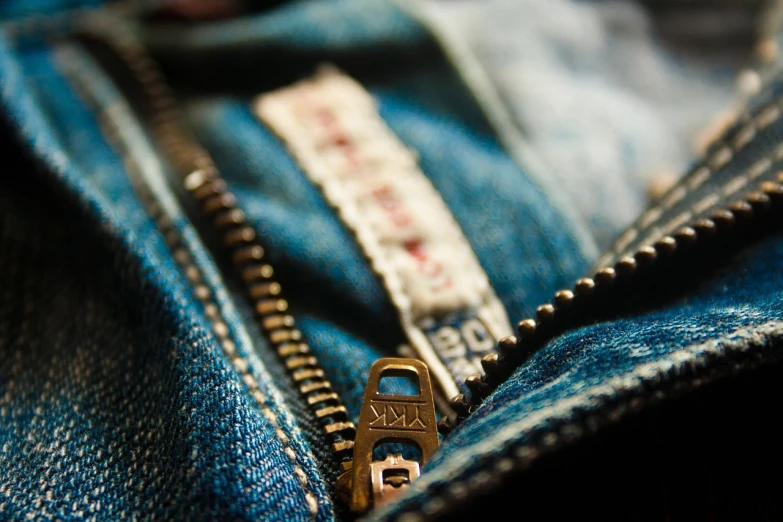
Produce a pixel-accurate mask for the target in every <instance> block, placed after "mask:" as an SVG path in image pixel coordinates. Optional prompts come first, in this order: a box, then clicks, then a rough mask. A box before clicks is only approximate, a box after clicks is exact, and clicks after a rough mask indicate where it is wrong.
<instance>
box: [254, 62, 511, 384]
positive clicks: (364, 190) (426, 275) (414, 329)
mask: <svg viewBox="0 0 783 522" xmlns="http://www.w3.org/2000/svg"><path fill="white" fill-rule="evenodd" d="M254 110H255V113H256V115H257V116H258V117H259V118H260V119H261V120H262V121H263V122H264V123H266V124H267V125H268V126H269V127H270V128H271V129H272V130H273V131H274V132H275V133H276V134H277V135H278V136H279V137H280V138H281V139H282V140H283V142H284V143H285V145H286V147H287V148H288V150H289V152H290V153H291V155H292V156H293V157H294V158H295V159H296V161H297V162H298V164H299V166H300V167H301V168H302V170H303V171H304V172H305V174H306V175H307V176H308V177H309V178H310V179H311V180H312V181H313V182H314V183H316V184H317V185H318V186H319V187H321V189H322V190H323V193H324V194H325V196H326V198H327V199H328V201H329V202H330V204H331V205H333V206H334V208H335V209H336V210H337V212H338V214H339V216H340V218H341V219H342V221H343V222H344V223H345V224H346V226H348V227H349V228H350V229H351V230H352V231H353V232H354V234H355V236H356V239H357V241H358V243H359V244H360V246H361V247H362V250H363V251H364V253H365V254H366V255H367V257H368V259H369V260H370V263H371V264H372V267H373V269H374V270H375V272H376V273H378V274H379V275H380V277H381V279H382V280H383V283H384V285H385V287H386V289H387V291H388V293H389V296H390V298H391V300H392V302H393V303H394V305H395V306H396V308H397V310H398V311H399V314H400V319H401V323H402V326H403V328H404V329H405V332H406V334H407V335H408V338H409V340H410V343H411V346H412V347H413V348H414V350H415V351H416V353H417V355H418V356H419V357H420V358H421V359H422V360H423V361H424V362H425V363H426V364H427V365H428V366H429V369H430V373H432V374H433V376H434V377H435V379H436V381H437V382H438V384H439V385H440V387H441V389H442V391H443V392H444V394H445V395H446V396H447V397H451V396H453V395H456V394H457V393H459V392H460V388H463V386H464V384H463V381H464V379H465V377H467V376H468V375H470V374H472V373H476V372H478V371H480V369H481V366H480V364H479V360H480V358H481V357H482V356H484V355H486V354H487V353H489V352H491V351H493V350H494V349H495V346H496V344H497V340H498V339H499V338H500V337H502V336H505V335H509V334H511V326H510V324H509V321H508V317H507V316H506V313H505V310H504V309H503V307H502V305H501V303H500V301H499V300H498V298H497V296H496V295H495V292H494V291H493V289H492V288H491V286H490V284H489V281H488V279H487V276H486V274H485V273H484V270H483V269H482V268H481V266H480V265H479V262H478V260H477V259H476V256H475V254H474V253H473V250H472V249H471V247H470V244H469V243H468V241H467V239H466V238H465V236H464V234H463V233H462V230H461V229H460V227H459V225H458V224H457V222H456V221H455V220H454V217H453V216H452V214H451V212H450V211H449V209H448V207H447V206H446V204H445V202H444V201H443V199H442V198H441V197H440V194H438V192H437V191H436V190H435V188H434V187H433V186H432V183H431V182H430V181H429V179H428V178H427V177H426V176H425V175H424V173H423V172H422V171H421V169H420V168H419V167H418V165H417V161H416V154H415V153H413V152H412V151H410V150H409V149H407V148H406V147H405V145H403V143H402V142H400V140H399V139H398V138H397V137H396V136H395V135H394V134H393V133H392V131H391V130H390V129H389V128H388V127H387V125H386V124H385V122H384V121H383V120H382V119H381V116H380V114H379V113H378V110H377V107H376V103H375V100H374V99H373V98H372V96H370V94H369V93H368V92H367V91H366V90H364V89H363V88H362V87H361V86H360V85H359V84H358V83H356V82H355V81H354V80H352V79H351V78H349V77H348V76H346V75H344V74H343V73H341V72H339V71H336V70H335V69H332V68H325V69H323V70H321V71H319V72H318V73H317V74H316V75H315V76H314V77H313V78H310V79H306V80H303V81H300V82H298V83H295V84H293V85H291V86H288V87H285V88H283V89H280V90H278V91H274V92H271V93H267V94H263V95H261V96H259V97H258V98H256V100H255V102H254ZM457 383H459V385H458V384H457Z"/></svg>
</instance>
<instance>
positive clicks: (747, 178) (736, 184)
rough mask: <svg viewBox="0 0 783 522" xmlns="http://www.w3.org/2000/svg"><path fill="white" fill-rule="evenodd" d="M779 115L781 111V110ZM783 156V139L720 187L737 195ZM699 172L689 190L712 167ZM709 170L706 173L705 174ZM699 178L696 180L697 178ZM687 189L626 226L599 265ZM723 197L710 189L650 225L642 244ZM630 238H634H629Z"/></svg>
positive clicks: (699, 182) (675, 226) (678, 188)
mask: <svg viewBox="0 0 783 522" xmlns="http://www.w3.org/2000/svg"><path fill="white" fill-rule="evenodd" d="M778 115H780V111H778ZM781 160H783V143H781V144H780V145H778V146H777V147H775V149H774V150H773V151H772V152H771V153H770V154H769V155H768V156H766V157H764V158H761V159H760V160H758V161H757V162H756V163H754V164H753V165H751V166H750V167H749V168H748V170H747V171H745V173H744V174H743V175H741V176H738V177H736V178H732V179H730V180H729V181H727V182H726V184H725V185H724V186H723V187H721V189H720V191H721V192H722V193H723V197H724V198H728V197H731V196H733V195H735V194H736V193H737V192H739V191H741V190H742V189H743V188H745V187H746V186H747V185H748V184H749V183H750V182H752V181H754V180H755V179H757V178H759V177H760V176H762V175H763V174H765V173H766V172H768V171H769V169H771V168H772V164H773V162H774V161H781ZM696 172H698V174H694V177H693V178H692V179H691V180H689V181H688V182H686V184H687V186H688V191H693V190H695V189H696V188H698V187H699V186H700V185H701V184H703V183H704V182H705V181H706V180H707V179H709V177H710V172H709V170H707V169H706V167H700V168H699V169H697V170H696ZM705 173H706V174H705ZM694 181H697V182H694ZM688 191H686V190H685V186H684V185H680V186H678V187H677V189H676V190H675V191H674V192H672V193H671V194H670V195H669V196H668V198H666V199H665V200H664V201H663V203H662V204H661V206H658V207H653V208H651V209H650V210H648V211H647V212H645V214H644V215H643V216H642V219H641V221H640V222H639V225H640V226H639V227H638V228H637V227H631V228H629V229H628V230H626V231H625V232H624V233H623V234H622V235H621V236H620V238H619V239H617V241H615V244H614V247H613V248H612V250H611V251H610V252H608V253H606V254H604V255H603V256H601V259H600V260H599V262H598V263H597V265H598V266H599V267H604V266H606V265H608V264H609V262H610V261H611V260H612V258H614V257H615V256H618V255H620V254H621V253H622V252H623V251H624V250H625V248H626V247H627V246H628V245H629V244H631V243H632V242H633V240H634V239H636V237H638V234H639V232H640V231H642V230H644V229H645V228H647V227H649V226H650V225H652V224H654V223H657V221H658V220H659V219H660V218H661V217H662V216H663V211H664V210H669V209H670V208H671V207H672V206H674V205H675V204H676V203H678V202H680V201H682V199H683V198H685V196H686V194H687V192H688ZM720 201H721V199H720V198H719V197H718V196H717V194H716V192H710V193H709V194H707V195H706V196H704V197H703V198H702V199H700V200H699V201H697V202H696V203H694V204H693V205H692V206H691V210H686V211H684V212H682V213H680V214H678V215H677V216H675V217H674V218H672V219H671V220H670V221H669V222H668V223H667V224H666V225H658V226H656V227H652V228H647V231H648V234H647V237H645V239H644V241H642V242H641V243H640V244H641V245H649V244H651V243H652V242H653V241H655V240H657V238H659V237H660V236H661V233H662V232H663V233H664V234H671V233H673V232H674V231H675V230H676V229H677V228H678V227H680V226H682V225H684V224H685V223H687V222H688V221H690V220H691V219H693V217H694V216H695V215H697V214H701V213H702V212H704V211H706V210H708V209H709V208H710V207H712V206H713V205H715V204H716V203H719V202H720ZM629 238H631V239H629Z"/></svg>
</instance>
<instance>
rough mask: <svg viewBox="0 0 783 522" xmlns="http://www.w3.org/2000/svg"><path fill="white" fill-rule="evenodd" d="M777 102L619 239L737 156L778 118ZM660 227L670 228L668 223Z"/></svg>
mask: <svg viewBox="0 0 783 522" xmlns="http://www.w3.org/2000/svg"><path fill="white" fill-rule="evenodd" d="M779 103H783V100H777V101H775V102H773V103H771V104H769V105H767V106H766V107H764V108H763V109H761V110H760V111H759V112H758V114H757V115H756V116H755V117H753V118H751V119H750V120H749V121H748V122H747V123H746V124H745V126H744V127H743V128H742V129H740V130H739V131H738V132H737V134H736V136H735V139H734V140H733V142H732V146H731V147H729V146H723V147H721V148H719V149H718V150H717V151H715V152H714V153H713V154H712V156H711V157H710V158H708V159H707V160H705V161H704V162H703V164H702V166H700V167H698V168H697V169H696V170H695V171H693V174H692V175H691V178H690V179H689V180H687V181H686V182H685V184H684V185H678V186H677V188H675V189H674V190H673V191H672V192H671V193H670V194H669V195H667V196H665V197H664V199H663V200H662V201H661V203H660V204H658V205H656V206H654V207H652V208H650V209H649V210H647V211H646V212H645V213H644V215H643V216H642V219H641V220H640V221H639V225H638V226H637V227H631V228H629V229H628V230H627V231H626V232H625V234H623V236H621V239H623V238H624V237H625V235H626V234H629V233H631V232H630V231H632V230H634V231H635V232H636V233H635V234H633V235H634V237H637V236H639V235H641V233H643V232H644V231H645V230H646V229H648V227H650V226H652V225H653V224H656V223H657V221H658V220H659V219H660V218H661V217H662V216H663V213H664V211H666V210H669V209H670V208H672V207H673V206H674V205H676V204H677V203H679V202H680V201H682V200H683V199H684V198H685V197H686V196H687V195H688V194H689V193H690V192H693V191H695V190H696V189H697V188H699V187H700V186H702V185H703V184H704V183H705V182H706V181H707V180H709V179H710V178H711V177H712V174H714V173H715V171H717V170H720V169H722V168H723V167H725V166H726V165H728V164H729V163H730V162H731V160H732V159H734V158H735V157H736V153H737V152H740V151H741V150H742V149H743V148H744V147H745V146H747V145H748V144H749V143H750V142H752V141H753V138H755V137H756V136H757V134H758V131H759V130H763V129H765V128H767V127H768V126H770V125H772V124H773V123H775V122H776V121H777V120H778V119H780V116H781V110H780V108H779V107H778V104H779ZM686 187H687V189H686ZM659 228H665V229H669V227H668V226H666V227H659ZM629 243H630V241H628V242H623V241H621V240H618V241H616V242H615V244H614V246H613V247H612V250H611V253H610V254H608V255H606V256H604V257H602V258H601V262H599V263H598V265H599V266H604V265H605V264H606V263H607V262H608V260H609V259H611V258H612V257H613V256H615V255H620V254H621V253H622V251H623V250H624V249H625V247H626V246H628V244H629ZM604 260H606V261H604Z"/></svg>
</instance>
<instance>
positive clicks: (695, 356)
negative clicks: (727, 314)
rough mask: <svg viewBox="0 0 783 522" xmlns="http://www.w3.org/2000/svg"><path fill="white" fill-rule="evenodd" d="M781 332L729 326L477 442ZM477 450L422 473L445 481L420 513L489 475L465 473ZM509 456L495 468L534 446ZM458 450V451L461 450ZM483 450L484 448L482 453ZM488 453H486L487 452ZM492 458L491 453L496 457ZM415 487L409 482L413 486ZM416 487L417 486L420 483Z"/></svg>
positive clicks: (498, 438)
mask: <svg viewBox="0 0 783 522" xmlns="http://www.w3.org/2000/svg"><path fill="white" fill-rule="evenodd" d="M781 334H783V322H781V321H768V322H766V323H763V324H761V325H755V326H748V327H744V328H740V329H737V330H735V331H734V332H732V333H730V334H729V335H726V336H724V337H721V338H718V339H714V340H711V341H707V342H704V343H700V344H694V345H690V346H687V347H685V348H681V349H679V350H677V351H675V352H673V353H672V354H671V355H670V356H669V357H668V358H665V359H662V360H659V361H655V362H652V363H645V364H641V365H639V366H637V367H635V368H634V369H633V370H632V371H630V372H628V373H626V374H624V375H621V376H617V377H614V378H612V379H610V380H609V382H606V383H604V384H599V385H596V386H593V387H592V388H589V389H587V390H585V391H584V392H581V393H579V394H577V395H574V396H572V397H570V398H568V399H565V400H563V401H560V402H559V403H557V404H555V405H553V406H550V407H547V408H544V409H542V410H539V411H537V412H534V413H532V414H531V415H529V416H527V417H525V418H524V419H522V420H520V421H517V422H515V423H512V424H509V425H507V426H504V427H503V428H502V429H501V430H500V431H498V432H496V434H495V435H494V436H492V437H489V438H488V439H485V440H484V441H482V442H480V443H478V444H480V445H481V446H482V447H484V448H493V450H492V451H494V452H495V453H497V452H498V448H504V447H505V448H507V449H511V448H513V447H514V445H515V443H516V442H518V440H515V439H513V438H512V437H515V436H517V437H518V436H519V434H521V433H525V432H532V431H533V430H535V429H536V428H538V427H540V426H542V425H545V424H546V423H550V422H552V421H557V420H569V419H570V418H571V416H572V414H573V413H574V412H575V411H576V410H577V409H578V408H580V407H583V406H585V405H587V404H591V403H593V404H595V403H596V402H598V401H600V400H602V399H610V398H612V397H614V396H616V395H617V394H619V393H626V392H632V391H635V390H638V389H640V388H641V387H642V386H643V385H644V384H645V383H648V382H659V381H660V379H662V378H663V379H665V378H666V377H667V374H671V373H672V372H674V373H675V374H677V373H680V372H681V371H683V370H688V369H689V368H688V367H690V368H693V367H694V366H705V364H706V362H707V361H706V356H708V355H712V354H715V355H725V354H728V353H743V352H747V351H748V350H750V349H751V348H753V347H756V346H763V345H764V344H766V343H767V342H768V340H769V338H770V337H772V336H776V335H781ZM567 431H568V430H567V428H563V430H561V432H563V433H565V432H567ZM579 431H580V428H579V427H578V426H573V427H572V429H571V430H570V431H569V432H568V433H569V434H578V433H579ZM558 438H559V434H557V433H549V434H547V435H546V436H544V437H543V439H542V441H541V442H542V444H543V445H554V444H555V443H557V441H558ZM481 451H482V450H481V449H478V450H477V451H474V452H471V455H469V456H466V457H465V458H463V459H461V460H460V461H459V462H457V461H456V460H455V459H452V460H451V461H449V462H448V464H444V467H446V466H448V468H447V469H446V470H445V471H444V472H441V473H438V478H437V479H434V478H432V479H427V478H426V477H427V475H425V476H423V477H422V478H421V479H419V480H420V482H421V483H423V482H424V481H425V480H436V483H439V484H444V483H448V484H449V486H448V487H447V488H446V489H445V490H443V491H442V492H440V493H434V494H433V495H434V496H432V497H430V498H428V499H427V500H426V501H425V502H424V504H423V505H422V507H421V512H424V513H433V514H434V513H435V512H436V511H438V510H439V509H441V506H443V505H445V504H446V503H447V502H448V501H449V500H450V499H458V498H461V497H464V496H465V495H467V494H469V493H470V492H472V491H473V490H474V489H476V487H478V486H479V485H480V484H478V483H480V482H482V481H484V482H486V481H487V480H489V479H490V478H491V477H490V475H489V473H486V472H483V475H481V476H479V478H478V479H477V478H476V476H477V475H479V474H480V473H482V472H479V473H477V474H475V475H473V474H470V476H467V477H466V473H467V472H468V471H469V470H470V469H471V467H472V466H474V465H475V462H476V459H475V456H474V455H475V454H476V453H478V452H481ZM513 451H514V456H513V457H501V458H499V459H498V460H496V462H495V471H498V472H501V473H503V472H504V471H506V472H507V471H510V470H511V469H512V468H513V466H514V460H518V461H522V462H525V461H530V460H531V459H532V458H534V457H535V456H536V454H537V453H538V451H537V450H536V449H535V448H534V447H532V444H530V443H523V444H522V445H520V446H518V447H516V448H514V449H513ZM463 453H464V451H463ZM487 453H488V452H487ZM489 456H490V457H492V455H489ZM496 458H497V456H496ZM416 487H417V486H416V485H414V488H416ZM418 487H421V486H420V485H419V486H418ZM374 515H380V516H382V512H379V513H374ZM395 518H396V519H397V520H399V521H400V522H402V521H403V520H404V521H405V522H414V521H417V520H421V517H420V516H419V515H416V514H399V515H396V516H395Z"/></svg>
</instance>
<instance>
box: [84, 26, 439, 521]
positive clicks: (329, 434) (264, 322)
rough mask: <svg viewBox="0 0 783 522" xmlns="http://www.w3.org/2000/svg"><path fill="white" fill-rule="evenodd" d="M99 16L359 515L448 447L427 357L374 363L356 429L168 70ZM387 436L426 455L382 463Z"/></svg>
mask: <svg viewBox="0 0 783 522" xmlns="http://www.w3.org/2000/svg"><path fill="white" fill-rule="evenodd" d="M100 16H101V15H100V14H95V16H90V15H85V17H84V23H83V24H81V25H80V26H79V28H78V30H77V34H78V35H79V36H80V37H82V38H85V39H86V40H87V41H88V42H94V43H99V44H100V45H102V46H103V47H104V48H106V49H107V50H110V51H111V53H112V54H113V55H114V56H115V57H117V58H119V60H120V62H122V64H123V65H124V67H125V68H126V69H127V71H128V72H130V73H131V75H132V77H133V79H134V81H135V82H136V83H137V85H138V87H140V89H141V91H143V93H144V96H145V98H146V102H147V103H148V104H149V107H150V108H151V112H152V114H151V118H150V121H151V130H152V134H153V135H154V137H155V139H156V141H157V143H158V144H159V146H160V147H161V148H162V150H163V152H164V155H165V156H166V157H167V158H168V160H169V161H170V162H171V163H172V165H173V167H174V169H175V170H176V171H177V172H178V174H179V175H180V177H181V185H182V188H184V190H185V192H187V193H188V194H189V195H190V197H191V198H192V201H193V202H194V203H195V206H196V207H197V208H198V209H199V210H200V217H201V218H203V220H204V221H205V222H208V223H209V224H210V227H211V232H212V233H213V235H215V236H217V237H218V238H219V240H220V243H221V248H223V249H224V250H225V251H226V252H227V253H228V254H229V257H230V259H231V264H232V268H233V270H234V273H235V275H236V276H237V278H238V280H239V281H240V282H241V286H242V288H243V289H244V293H245V297H246V298H247V299H248V301H249V303H250V305H251V306H252V309H253V311H254V313H255V316H256V318H257V320H258V323H259V324H260V326H261V330H262V331H263V333H264V335H265V337H266V338H267V340H268V341H269V342H270V344H271V345H272V347H273V349H274V350H275V352H276V354H277V356H278V357H279V358H280V359H281V361H282V363H283V364H284V366H285V368H286V370H287V373H288V375H289V377H290V378H291V380H292V381H293V383H294V385H295V387H296V388H297V390H298V392H299V393H300V395H301V396H302V398H303V399H304V401H305V402H306V404H307V405H308V406H309V407H310V409H311V411H312V413H313V415H314V417H315V418H316V419H317V420H318V422H319V423H320V425H321V427H322V431H323V435H324V436H325V437H326V439H327V441H328V443H329V446H330V448H331V451H332V454H333V456H334V458H335V460H336V461H337V462H338V463H339V464H340V468H341V473H340V475H339V477H338V480H337V495H338V497H339V498H341V499H343V500H344V501H345V503H346V504H347V505H348V507H349V508H350V510H351V511H352V512H354V513H357V514H360V513H365V512H367V511H368V510H369V509H371V508H373V507H377V506H379V505H381V504H384V503H386V502H388V501H389V500H390V499H392V498H393V497H394V496H396V495H397V494H399V493H400V492H402V491H404V490H405V489H406V488H407V487H408V486H409V485H410V484H411V483H412V482H413V481H414V480H415V479H416V478H418V477H419V475H420V473H421V466H422V465H423V464H424V463H426V461H427V460H428V459H429V457H430V456H431V455H432V454H433V453H434V451H435V450H436V449H437V448H438V446H439V438H438V429H437V421H436V408H435V398H434V395H433V390H432V384H431V380H430V376H429V370H428V367H427V365H426V364H424V363H423V362H421V361H419V360H417V359H409V358H382V359H379V360H377V361H376V362H375V363H374V364H373V365H372V367H371V369H370V376H369V379H368V383H367V386H366V387H365V392H364V400H363V404H362V408H361V413H360V417H359V423H358V428H357V425H356V424H354V423H353V422H352V421H351V420H350V419H349V417H348V411H347V409H346V407H345V406H344V404H343V401H342V399H341V398H340V396H339V394H338V393H337V392H336V391H335V390H334V387H333V386H332V383H331V382H330V381H329V379H328V378H327V377H326V374H325V372H324V370H323V368H322V366H321V364H320V362H319V361H318V358H317V357H316V356H315V355H314V354H313V353H312V352H311V350H310V347H309V345H308V344H307V341H306V339H304V337H303V335H302V333H301V331H300V330H298V329H297V327H296V320H295V319H294V317H293V315H291V314H289V313H288V308H289V304H288V301H287V300H286V299H285V297H284V294H283V289H282V286H281V284H280V282H279V281H278V280H277V278H276V277H275V271H274V268H273V267H272V265H271V264H269V263H268V262H267V260H266V252H265V249H264V247H263V246H262V244H261V241H260V238H259V237H258V234H257V233H256V232H255V230H254V229H253V227H252V226H250V225H249V224H248V222H247V216H246V214H245V213H244V211H243V210H242V209H241V208H240V207H239V205H238V203H237V199H236V197H235V196H234V194H233V193H232V192H231V191H230V190H229V189H228V186H227V184H226V181H225V179H224V178H223V177H222V175H221V174H220V171H219V170H218V168H217V167H216V165H215V164H214V162H213V160H212V158H211V157H210V155H209V153H208V152H207V151H206V150H205V149H203V148H202V147H201V146H200V145H199V144H198V143H196V141H195V140H194V139H193V138H191V137H190V136H189V134H188V132H187V129H186V128H185V126H184V124H183V123H182V122H181V117H180V114H179V112H178V108H177V102H176V99H175V97H174V95H173V93H172V91H171V89H170V88H169V86H168V85H167V83H166V82H165V80H164V78H163V75H162V73H161V72H160V70H159V69H158V67H157V65H156V64H155V62H154V61H153V60H152V59H151V57H150V56H149V55H148V54H147V52H146V50H145V49H144V47H143V46H142V45H141V44H139V43H138V42H137V41H136V40H135V38H134V37H133V36H132V35H129V34H126V33H124V32H123V31H122V30H112V32H111V34H110V35H109V34H107V31H108V27H107V26H106V25H105V23H102V21H101V19H100ZM161 231H162V232H163V233H168V232H170V231H168V230H161ZM174 246H176V245H174ZM202 286H203V285H202ZM197 290H198V289H196V295H197V297H199V295H198V294H199V292H198V291H197ZM199 298H200V297H199ZM397 376H407V377H412V378H413V380H414V381H415V382H416V383H417V384H418V394H416V395H396V394H388V393H382V391H381V388H380V381H381V379H382V378H383V377H397ZM380 443H404V444H410V445H412V446H413V447H415V448H416V449H418V450H419V452H420V458H419V459H418V460H407V459H405V458H403V457H402V455H400V454H394V453H389V454H387V455H386V458H385V459H384V460H380V461H374V460H373V451H374V449H375V448H376V446H377V445H378V444H380Z"/></svg>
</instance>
